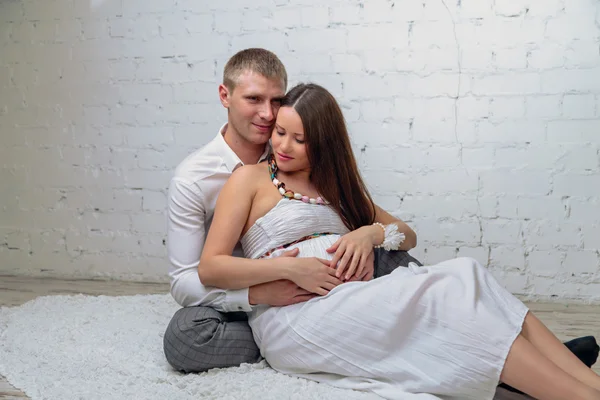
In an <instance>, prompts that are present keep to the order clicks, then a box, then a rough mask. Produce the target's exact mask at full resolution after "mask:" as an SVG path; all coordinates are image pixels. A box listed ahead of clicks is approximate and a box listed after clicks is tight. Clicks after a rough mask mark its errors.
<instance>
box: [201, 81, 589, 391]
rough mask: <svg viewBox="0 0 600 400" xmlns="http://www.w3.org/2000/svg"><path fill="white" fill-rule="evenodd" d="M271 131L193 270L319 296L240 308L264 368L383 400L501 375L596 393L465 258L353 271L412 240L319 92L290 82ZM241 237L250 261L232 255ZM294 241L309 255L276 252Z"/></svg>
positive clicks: (464, 386) (583, 370) (221, 207)
mask: <svg viewBox="0 0 600 400" xmlns="http://www.w3.org/2000/svg"><path fill="white" fill-rule="evenodd" d="M271 141H272V146H273V153H274V156H273V158H272V159H270V161H269V163H263V164H258V165H252V166H244V167H242V168H240V169H238V170H237V171H236V172H234V173H233V175H232V176H231V178H230V179H229V180H228V182H227V184H226V185H225V187H224V188H223V190H222V192H221V194H220V197H219V200H218V202H217V207H216V210H215V215H214V219H213V224H212V226H211V229H210V232H209V234H208V238H207V241H206V244H205V247H204V251H203V254H202V258H201V260H200V264H199V266H198V273H199V276H200V279H201V281H202V282H203V283H204V284H205V285H209V286H217V287H221V288H225V289H239V288H244V287H249V286H252V285H257V284H260V283H264V282H269V281H274V280H279V279H289V280H291V281H293V282H295V283H296V284H297V285H298V286H300V287H302V288H304V289H306V290H308V291H310V292H312V293H316V294H318V295H320V296H318V297H316V298H314V299H311V300H309V301H307V302H305V303H300V304H295V305H291V306H287V307H268V306H258V307H255V309H254V311H253V312H252V313H251V315H250V316H249V322H250V326H251V327H252V330H253V333H254V338H255V340H256V342H257V344H258V346H259V348H260V349H261V354H262V355H263V356H264V357H265V358H266V360H267V361H268V362H269V364H270V365H271V366H272V367H273V368H274V369H276V370H278V371H280V372H283V373H286V374H289V375H292V376H298V377H303V378H307V379H312V380H316V381H319V382H324V383H328V384H331V385H334V386H337V387H342V388H349V389H357V390H364V391H371V392H374V393H376V394H378V395H380V396H382V397H385V398H391V399H394V398H395V399H407V398H413V397H415V398H444V399H477V400H481V399H492V398H493V396H494V393H495V389H496V386H497V384H498V383H499V381H503V382H505V383H507V384H509V385H511V386H513V387H515V388H517V389H520V390H522V391H524V392H526V393H528V394H530V395H531V396H533V397H536V398H540V399H548V400H554V399H557V400H558V399H600V377H599V376H598V375H596V374H595V373H594V372H592V371H591V370H590V369H588V368H587V367H586V366H585V365H584V364H583V363H581V362H580V361H579V360H578V359H577V358H576V357H575V356H573V355H572V354H571V353H570V352H569V351H568V350H567V349H566V348H565V347H564V346H563V345H562V343H560V341H559V340H558V339H557V338H556V337H555V336H554V335H553V334H552V333H551V332H550V331H549V330H548V329H547V328H546V327H545V326H544V325H543V324H542V323H541V322H540V321H539V320H538V319H537V318H536V317H535V316H534V315H533V314H531V313H529V312H528V310H527V308H526V307H525V305H524V304H523V303H521V302H520V301H519V300H517V299H516V298H515V297H514V296H512V295H511V294H510V293H508V292H507V291H506V290H504V289H503V288H502V287H501V286H500V285H499V284H498V283H497V282H496V281H495V279H494V278H493V277H492V276H491V275H490V274H489V273H488V272H487V270H486V269H485V268H483V267H482V266H481V265H479V264H478V263H477V262H476V261H475V260H472V259H467V258H461V259H456V260H450V261H446V262H443V263H440V264H438V265H434V266H426V267H417V266H416V265H414V264H413V265H411V266H410V267H409V268H399V269H397V270H395V271H394V272H393V273H392V274H390V275H388V276H385V277H382V278H379V279H376V280H371V281H366V282H363V281H360V279H357V277H358V278H360V277H362V276H364V270H365V261H366V259H367V258H368V257H369V255H370V253H371V251H372V249H373V247H377V246H384V247H386V248H389V249H403V250H408V249H411V248H413V247H414V246H415V245H416V235H415V233H414V232H413V231H412V229H410V227H408V226H407V225H406V224H405V223H404V222H402V221H400V220H399V219H397V218H394V217H393V216H391V215H390V214H388V213H387V212H385V211H384V210H382V209H381V208H379V207H377V206H376V205H374V204H373V201H372V200H371V197H370V196H369V194H368V192H367V190H366V187H365V185H364V183H363V181H362V179H361V178H360V175H359V172H358V169H357V166H356V161H355V159H354V157H353V154H352V150H351V147H350V141H349V137H348V133H347V130H346V126H345V123H344V118H343V115H342V112H341V110H340V108H339V106H338V104H337V102H336V101H335V99H334V98H333V97H332V96H331V94H330V93H329V92H327V91H326V90H325V89H323V88H322V87H320V86H317V85H314V84H308V85H298V86H296V87H295V88H293V89H292V90H291V91H290V92H289V93H288V94H287V95H286V97H285V98H284V99H283V101H282V104H281V108H280V110H279V113H278V116H277V121H276V127H275V130H274V131H273V134H272V138H271ZM240 239H241V242H242V245H243V247H244V253H245V255H246V257H247V258H235V257H232V256H231V254H232V251H233V248H234V246H235V244H236V243H237V242H238V240H240ZM290 249H298V250H299V257H311V258H312V260H313V263H312V264H310V266H308V267H307V266H305V267H303V268H300V267H298V265H296V264H295V259H294V258H289V257H285V258H280V259H277V260H275V259H274V257H276V256H277V255H279V254H281V253H282V252H283V251H285V250H290ZM331 253H334V254H331ZM330 265H331V266H334V268H332V267H330Z"/></svg>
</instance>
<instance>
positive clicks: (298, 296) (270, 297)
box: [248, 249, 317, 307]
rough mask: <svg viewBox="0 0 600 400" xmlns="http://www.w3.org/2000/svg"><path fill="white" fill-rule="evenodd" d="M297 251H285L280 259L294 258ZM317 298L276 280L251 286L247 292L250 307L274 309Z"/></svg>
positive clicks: (290, 283) (289, 282)
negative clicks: (260, 306) (263, 306)
mask: <svg viewBox="0 0 600 400" xmlns="http://www.w3.org/2000/svg"><path fill="white" fill-rule="evenodd" d="M298 253H299V250H298V249H293V250H290V251H286V252H285V253H283V254H282V255H281V256H280V257H296V256H297V255H298ZM315 296H317V295H316V294H314V293H311V292H309V291H308V290H304V289H302V288H301V287H299V286H298V285H296V284H295V283H294V282H292V281H288V280H278V281H273V282H267V283H261V284H260V285H255V286H251V287H250V289H249V290H248V300H249V301H250V304H251V305H256V304H267V305H270V306H274V307H283V306H289V305H290V304H296V303H301V302H303V301H307V300H310V299H312V298H313V297H315Z"/></svg>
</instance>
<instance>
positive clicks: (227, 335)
mask: <svg viewBox="0 0 600 400" xmlns="http://www.w3.org/2000/svg"><path fill="white" fill-rule="evenodd" d="M410 262H415V263H417V264H418V265H421V263H420V262H419V261H417V260H416V259H415V258H413V257H412V256H410V255H409V254H408V253H407V252H406V251H385V250H383V249H377V250H376V252H375V278H378V277H380V276H384V275H387V274H389V273H390V272H392V271H393V270H394V269H396V268H398V267H399V266H403V267H406V266H408V263H410ZM163 346H164V352H165V356H166V357H167V361H168V362H169V364H171V366H172V367H173V368H175V369H176V370H178V371H183V372H203V371H207V370H209V369H211V368H225V367H232V366H238V365H240V364H242V363H255V362H258V361H260V360H261V356H260V351H259V349H258V347H257V346H256V343H255V342H254V337H253V336H252V331H251V330H250V326H249V325H248V320H247V317H246V314H245V313H221V312H219V311H216V310H214V309H213V308H210V307H202V306H198V307H185V308H182V309H180V310H178V311H177V312H176V313H175V315H174V316H173V318H172V319H171V322H170V323H169V326H168V327H167V330H166V332H165V335H164V338H163Z"/></svg>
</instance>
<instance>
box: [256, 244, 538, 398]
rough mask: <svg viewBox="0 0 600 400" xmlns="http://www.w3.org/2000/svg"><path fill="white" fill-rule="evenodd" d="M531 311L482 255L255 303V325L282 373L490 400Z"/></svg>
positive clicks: (395, 392) (393, 392) (388, 392)
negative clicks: (286, 302)
mask: <svg viewBox="0 0 600 400" xmlns="http://www.w3.org/2000/svg"><path fill="white" fill-rule="evenodd" d="M301 253H302V251H301ZM304 254H305V255H306V252H304ZM527 312H528V309H527V307H526V306H525V305H524V304H523V303H522V302H521V301H519V300H518V299H517V298H515V297H514V296H513V295H512V294H510V293H509V292H508V291H507V290H505V289H504V288H503V287H502V286H500V284H499V283H498V282H497V281H496V280H495V278H494V277H493V276H492V275H491V274H490V273H489V272H488V271H487V270H486V269H485V268H484V267H483V266H481V265H480V264H479V263H478V262H477V261H475V260H473V259H470V258H458V259H453V260H449V261H445V262H442V263H440V264H437V265H433V266H425V267H418V266H417V265H416V264H411V265H410V266H409V268H403V267H400V268H398V269H397V270H395V271H394V272H393V273H391V274H390V275H388V276H385V277H382V278H378V279H375V280H372V281H370V282H351V283H346V284H342V285H340V286H338V287H336V288H335V289H334V290H332V291H331V292H330V293H329V294H328V295H327V296H324V297H318V298H315V299H312V300H310V301H308V302H305V303H301V304H295V305H291V306H287V307H271V308H267V309H258V310H257V312H256V313H254V314H253V315H251V318H250V325H251V327H252V330H253V332H254V338H255V340H256V342H257V344H258V346H259V348H260V350H261V353H262V355H263V357H264V358H265V359H266V360H267V362H268V363H269V364H270V365H271V366H272V367H273V368H274V369H276V370H278V371H280V372H282V373H285V374H289V375H292V376H297V377H302V378H307V379H311V380H315V381H318V382H323V383H327V384H330V385H333V386H337V387H341V388H348V389H356V390H364V391H370V392H374V393H376V394H378V395H380V396H382V397H384V398H388V399H436V398H440V399H456V400H458V399H461V400H464V399H473V400H485V399H492V398H493V397H494V393H495V390H496V386H497V385H498V382H499V379H500V373H501V372H502V369H503V367H504V363H505V361H506V357H507V355H508V352H509V350H510V348H511V346H512V344H513V342H514V341H515V339H516V338H517V336H518V335H519V333H520V332H521V328H522V324H523V321H524V318H525V315H526V314H527Z"/></svg>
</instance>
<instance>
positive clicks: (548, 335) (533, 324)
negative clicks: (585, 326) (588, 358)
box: [521, 313, 600, 390]
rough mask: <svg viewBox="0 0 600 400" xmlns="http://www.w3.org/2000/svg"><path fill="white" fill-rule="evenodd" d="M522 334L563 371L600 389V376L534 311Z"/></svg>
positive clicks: (528, 317)
mask: <svg viewBox="0 0 600 400" xmlns="http://www.w3.org/2000/svg"><path fill="white" fill-rule="evenodd" d="M521 335H523V336H524V337H525V339H527V340H528V341H529V342H530V343H531V344H532V345H533V346H534V347H535V348H536V349H538V351H539V352H540V353H542V354H543V355H544V356H545V357H546V358H547V359H549V360H550V361H552V362H553V363H554V364H556V365H558V367H559V368H561V369H562V370H563V371H565V372H567V373H568V374H569V375H571V376H573V377H574V378H576V379H577V380H579V381H581V382H583V383H585V384H586V385H588V386H591V387H593V388H596V390H600V376H598V375H597V374H596V373H595V372H594V371H592V370H591V369H590V368H588V367H587V366H586V365H585V364H584V363H583V362H581V360H579V359H578V358H577V357H576V356H575V355H573V353H571V352H570V351H569V349H567V348H566V347H565V346H564V345H563V344H562V343H561V342H560V340H558V338H557V337H556V336H554V334H553V333H552V332H551V331H550V330H549V329H548V328H547V327H546V326H545V325H544V324H543V323H542V321H540V320H539V319H538V318H537V317H536V316H535V315H533V314H532V313H527V316H526V317H525V323H524V324H523V330H522V331H521Z"/></svg>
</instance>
